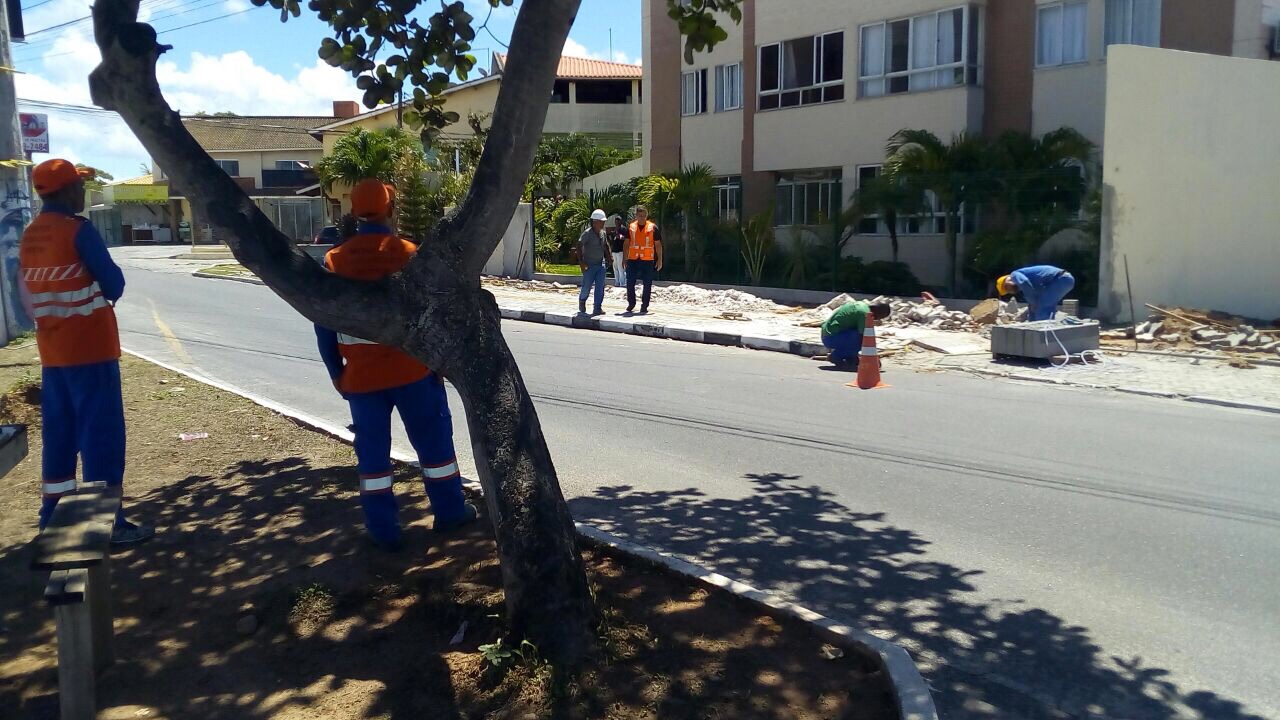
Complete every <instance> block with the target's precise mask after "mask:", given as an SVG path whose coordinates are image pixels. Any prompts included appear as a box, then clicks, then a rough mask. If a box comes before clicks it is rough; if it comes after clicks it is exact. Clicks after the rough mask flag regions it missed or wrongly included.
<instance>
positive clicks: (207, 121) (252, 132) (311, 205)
mask: <svg viewBox="0 0 1280 720" xmlns="http://www.w3.org/2000/svg"><path fill="white" fill-rule="evenodd" d="M359 109H360V108H359V105H358V104H356V103H354V102H351V101H344V100H339V101H334V103H333V114H332V115H318V116H275V115H271V116H267V115H230V116H205V115H197V116H187V117H183V118H182V124H183V125H184V126H185V127H186V129H187V131H188V132H190V133H191V135H192V137H194V138H195V140H196V142H198V143H200V146H201V147H203V148H204V149H205V151H206V152H208V153H209V156H210V157H212V158H213V160H214V162H216V163H217V164H218V167H220V168H222V170H223V171H225V172H226V173H227V174H228V175H230V176H231V177H232V178H233V179H234V180H235V181H236V183H237V184H239V185H240V186H241V187H242V188H243V189H244V191H245V192H246V193H247V194H248V195H249V197H250V198H251V199H252V200H253V201H254V202H255V203H256V204H257V205H258V207H259V208H260V209H261V210H262V211H263V212H264V213H265V214H266V215H267V217H269V218H270V219H271V221H272V222H273V223H275V225H276V227H277V228H279V229H280V231H281V232H283V233H284V234H285V235H287V236H289V238H290V239H292V240H294V241H295V242H310V241H311V240H312V239H313V238H314V237H315V235H316V234H317V233H318V232H319V231H320V229H321V228H322V227H324V226H325V225H326V224H327V223H328V220H327V218H326V211H325V207H324V200H323V199H322V198H320V197H318V196H315V195H314V194H312V193H310V192H309V189H313V188H314V187H315V186H316V183H317V178H316V174H315V170H314V168H315V164H316V163H317V162H319V161H320V158H321V157H323V156H324V143H323V142H322V141H321V140H320V139H319V138H318V137H317V136H316V135H315V134H314V132H313V131H314V130H315V129H316V128H318V127H320V126H322V125H328V124H330V123H333V122H334V121H335V120H340V119H344V118H349V117H353V116H355V115H357V114H358V113H359ZM154 175H155V182H156V183H162V184H168V183H169V178H168V176H167V175H166V174H165V172H164V168H162V167H159V166H155V167H154ZM169 195H170V198H171V199H172V200H173V201H174V202H175V203H176V210H177V217H178V219H177V220H175V221H174V222H175V223H178V224H181V223H184V222H185V223H187V224H188V226H187V227H189V228H190V230H189V232H190V233H191V237H192V239H193V240H194V241H195V242H197V243H214V242H218V241H219V238H218V237H217V231H216V230H215V229H214V228H213V227H212V226H211V225H210V224H209V223H208V221H207V220H205V219H204V218H199V217H193V210H192V206H191V203H190V202H189V201H188V200H187V198H186V197H185V195H184V194H183V192H182V188H177V187H175V188H171V189H170V192H169ZM184 229H185V228H184Z"/></svg>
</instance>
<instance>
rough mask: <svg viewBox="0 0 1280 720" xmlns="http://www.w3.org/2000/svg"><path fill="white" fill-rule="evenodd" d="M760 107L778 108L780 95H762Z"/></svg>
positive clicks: (764, 108) (767, 108) (762, 108)
mask: <svg viewBox="0 0 1280 720" xmlns="http://www.w3.org/2000/svg"><path fill="white" fill-rule="evenodd" d="M760 109H761V110H777V109H778V96H777V95H761V96H760Z"/></svg>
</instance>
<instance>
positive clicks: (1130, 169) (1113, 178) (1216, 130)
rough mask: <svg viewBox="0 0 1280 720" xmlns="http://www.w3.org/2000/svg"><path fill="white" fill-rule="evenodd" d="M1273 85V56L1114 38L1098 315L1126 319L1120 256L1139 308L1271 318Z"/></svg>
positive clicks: (1276, 269)
mask: <svg viewBox="0 0 1280 720" xmlns="http://www.w3.org/2000/svg"><path fill="white" fill-rule="evenodd" d="M1223 78H1231V81H1230V82H1223ZM1277 88H1280V63H1274V62H1267V61H1261V60H1245V59H1239V58H1226V57H1218V56H1213V55H1200V54H1195V53H1185V52H1177V51H1172V50H1159V49H1153V48H1141V47H1134V46H1124V47H1115V48H1112V50H1111V55H1110V57H1109V58H1108V60H1107V120H1106V140H1107V155H1106V158H1105V163H1104V164H1105V167H1104V175H1103V184H1104V207H1103V233H1102V235H1103V237H1102V253H1103V256H1102V268H1101V290H1100V295H1101V297H1100V298H1099V301H1100V310H1101V311H1102V313H1103V314H1104V315H1105V316H1107V317H1111V318H1127V315H1128V301H1127V299H1125V276H1124V256H1126V255H1127V256H1128V259H1129V270H1130V272H1131V273H1132V276H1133V291H1134V295H1135V297H1134V301H1135V303H1136V304H1137V307H1138V308H1142V304H1143V303H1153V304H1161V305H1182V306H1190V307H1196V308H1204V309H1212V310H1222V311H1226V312H1230V313H1235V314H1240V315H1245V316H1250V317H1256V318H1262V319H1272V318H1277V317H1280V291H1277V288H1278V287H1280V202H1277V197H1280V161H1278V160H1277V159H1278V158H1280V132H1277V127H1278V126H1280V92H1277ZM1139 314H1140V315H1141V314H1142V312H1141V311H1140V312H1139Z"/></svg>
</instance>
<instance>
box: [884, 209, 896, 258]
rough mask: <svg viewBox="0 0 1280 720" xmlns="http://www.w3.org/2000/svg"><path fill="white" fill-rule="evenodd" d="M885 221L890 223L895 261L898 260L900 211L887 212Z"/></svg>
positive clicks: (890, 238) (891, 245)
mask: <svg viewBox="0 0 1280 720" xmlns="http://www.w3.org/2000/svg"><path fill="white" fill-rule="evenodd" d="M884 221H885V222H886V223H887V224H888V225H889V245H890V247H891V249H892V251H893V261H894V262H898V213H896V212H887V213H885V216H884Z"/></svg>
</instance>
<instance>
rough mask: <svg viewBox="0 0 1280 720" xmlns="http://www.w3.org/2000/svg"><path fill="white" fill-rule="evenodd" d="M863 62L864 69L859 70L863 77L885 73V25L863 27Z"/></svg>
mask: <svg viewBox="0 0 1280 720" xmlns="http://www.w3.org/2000/svg"><path fill="white" fill-rule="evenodd" d="M861 63H862V64H861V68H862V69H861V70H860V71H859V72H861V74H862V77H878V76H880V75H883V74H884V25H868V26H866V27H864V28H862V48H861ZM863 94H864V95H865V94H866V93H865V92H864V93H863Z"/></svg>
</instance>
